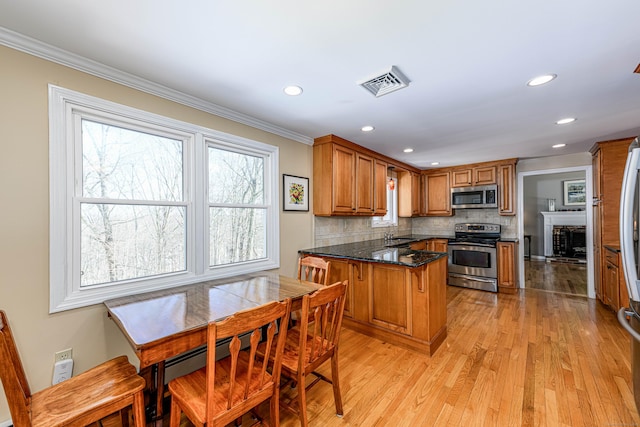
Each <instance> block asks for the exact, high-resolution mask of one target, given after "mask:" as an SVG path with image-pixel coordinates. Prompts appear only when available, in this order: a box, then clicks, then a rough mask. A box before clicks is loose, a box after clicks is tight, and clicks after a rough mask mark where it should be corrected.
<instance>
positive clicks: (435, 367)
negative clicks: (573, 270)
mask: <svg viewBox="0 0 640 427" xmlns="http://www.w3.org/2000/svg"><path fill="white" fill-rule="evenodd" d="M629 345H630V343H629V336H628V335H627V334H626V333H625V332H624V330H623V329H622V328H621V327H620V326H619V324H618V323H617V319H616V318H615V315H614V313H613V312H611V311H609V310H607V309H606V308H604V307H603V306H602V305H601V304H600V303H597V302H596V301H594V300H590V299H587V298H584V297H575V296H568V295H564V294H558V293H551V292H544V291H538V290H529V289H527V290H520V291H519V292H518V293H517V294H515V295H506V294H494V293H489V292H483V291H476V290H471V289H464V288H456V287H448V337H447V339H446V341H445V343H444V344H443V346H442V347H441V348H440V349H438V351H437V352H436V353H435V355H434V356H433V357H427V356H424V355H421V354H417V353H415V352H412V351H409V350H404V349H402V348H399V347H396V346H393V345H390V344H387V343H384V342H381V341H379V340H376V339H372V338H369V337H366V336H364V335H361V334H358V333H356V332H353V331H351V330H349V329H344V330H343V334H342V337H341V348H340V368H341V372H340V381H341V386H342V393H343V402H344V416H343V417H342V418H338V417H336V416H335V410H334V405H333V395H332V391H331V386H330V385H328V384H326V383H319V384H318V385H316V386H315V387H313V388H312V389H311V390H310V391H309V393H308V415H309V421H310V424H311V425H312V426H613V425H618V426H621V425H625V426H632V425H640V417H639V416H638V413H637V411H636V409H635V404H634V400H633V394H632V392H631V384H630V354H629V353H630V351H629ZM321 372H323V373H325V374H328V372H329V364H326V366H323V367H322V369H321ZM261 409H266V408H261ZM281 420H282V421H281V425H282V426H283V427H289V426H297V425H299V423H298V420H297V418H296V417H295V416H294V415H293V414H291V413H288V412H286V411H284V410H283V411H282V412H281ZM186 425H189V424H186V423H185V426H186Z"/></svg>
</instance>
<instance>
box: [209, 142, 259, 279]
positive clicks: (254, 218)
mask: <svg viewBox="0 0 640 427" xmlns="http://www.w3.org/2000/svg"><path fill="white" fill-rule="evenodd" d="M264 167H265V165H264V158H263V157H260V156H252V155H249V154H245V153H236V152H233V151H229V150H225V149H221V148H217V147H211V146H210V147H209V218H210V221H209V226H210V228H209V230H210V232H209V245H210V250H209V264H210V265H211V266H217V265H225V264H232V263H237V262H242V261H251V260H256V259H260V258H264V257H265V256H266V242H267V237H266V229H265V227H266V215H267V209H266V206H265V194H264Z"/></svg>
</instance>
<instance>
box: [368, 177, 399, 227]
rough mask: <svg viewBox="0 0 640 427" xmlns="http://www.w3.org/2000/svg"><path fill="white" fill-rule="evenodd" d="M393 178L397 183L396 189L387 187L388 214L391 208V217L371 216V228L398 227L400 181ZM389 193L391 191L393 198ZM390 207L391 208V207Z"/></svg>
mask: <svg viewBox="0 0 640 427" xmlns="http://www.w3.org/2000/svg"><path fill="white" fill-rule="evenodd" d="M391 179H393V181H394V183H395V190H389V189H388V187H387V215H388V214H389V210H391V212H390V213H391V219H390V220H384V219H383V218H384V217H386V216H387V215H385V216H374V217H373V218H371V228H377V227H396V226H397V225H398V181H397V179H396V178H393V177H392V178H391ZM389 193H391V198H389ZM389 205H391V206H389ZM389 207H390V208H391V209H389Z"/></svg>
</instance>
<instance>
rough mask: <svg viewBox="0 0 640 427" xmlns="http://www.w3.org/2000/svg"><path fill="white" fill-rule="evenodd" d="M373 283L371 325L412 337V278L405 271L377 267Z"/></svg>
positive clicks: (388, 267)
mask: <svg viewBox="0 0 640 427" xmlns="http://www.w3.org/2000/svg"><path fill="white" fill-rule="evenodd" d="M372 270H373V276H372V280H371V281H369V319H368V320H369V323H370V324H372V325H375V326H378V327H380V328H383V329H388V330H390V331H392V332H398V333H401V334H405V335H411V312H412V310H411V309H412V306H411V276H410V274H411V273H410V270H409V269H408V268H405V267H401V266H397V265H391V264H373V268H372Z"/></svg>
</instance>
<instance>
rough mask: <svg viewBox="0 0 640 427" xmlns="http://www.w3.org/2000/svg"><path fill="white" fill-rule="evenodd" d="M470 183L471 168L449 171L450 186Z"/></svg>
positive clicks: (468, 184) (463, 185)
mask: <svg viewBox="0 0 640 427" xmlns="http://www.w3.org/2000/svg"><path fill="white" fill-rule="evenodd" d="M470 185H471V169H464V170H457V171H452V172H451V186H452V187H468V186H470Z"/></svg>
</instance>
